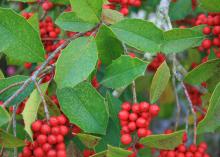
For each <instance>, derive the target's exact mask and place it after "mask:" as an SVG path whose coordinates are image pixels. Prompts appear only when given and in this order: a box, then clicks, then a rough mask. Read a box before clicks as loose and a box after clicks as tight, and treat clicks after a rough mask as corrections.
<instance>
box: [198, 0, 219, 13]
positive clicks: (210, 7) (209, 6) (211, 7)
mask: <svg viewBox="0 0 220 157" xmlns="http://www.w3.org/2000/svg"><path fill="white" fill-rule="evenodd" d="M199 4H200V7H201V8H203V9H205V10H206V11H208V12H220V0H199Z"/></svg>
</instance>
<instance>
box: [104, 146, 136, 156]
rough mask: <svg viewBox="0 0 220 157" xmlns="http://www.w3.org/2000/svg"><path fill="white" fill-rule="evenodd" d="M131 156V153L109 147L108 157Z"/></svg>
mask: <svg viewBox="0 0 220 157" xmlns="http://www.w3.org/2000/svg"><path fill="white" fill-rule="evenodd" d="M130 154H132V152H131V151H128V150H125V149H122V148H119V147H113V146H110V145H108V151H107V157H116V156H117V157H127V156H129V155H130Z"/></svg>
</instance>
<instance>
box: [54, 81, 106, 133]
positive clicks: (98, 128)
mask: <svg viewBox="0 0 220 157" xmlns="http://www.w3.org/2000/svg"><path fill="white" fill-rule="evenodd" d="M57 96H58V99H59V102H60V106H61V110H62V111H63V112H64V114H65V115H66V116H67V117H68V119H69V120H70V122H71V123H74V124H76V125H77V126H79V127H80V128H81V129H82V130H84V131H85V132H86V133H97V134H105V133H106V128H107V124H108V118H109V116H108V110H107V106H106V103H105V100H104V98H103V97H102V96H101V95H100V94H99V93H98V92H97V91H96V90H95V89H94V88H93V87H92V85H91V84H89V83H87V82H83V83H80V84H79V85H77V86H76V87H75V88H63V89H58V90H57Z"/></svg>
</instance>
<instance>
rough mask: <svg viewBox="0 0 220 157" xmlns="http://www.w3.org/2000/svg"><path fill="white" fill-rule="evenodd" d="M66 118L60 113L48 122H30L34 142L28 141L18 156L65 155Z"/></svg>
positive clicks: (45, 156)
mask: <svg viewBox="0 0 220 157" xmlns="http://www.w3.org/2000/svg"><path fill="white" fill-rule="evenodd" d="M66 123H67V119H66V117H65V116H63V115H61V116H58V117H51V118H50V120H49V122H47V121H41V120H37V121H36V122H34V123H33V124H32V131H33V133H34V135H33V139H34V142H33V143H30V142H28V143H27V145H26V147H24V148H23V151H22V153H20V154H19V157H66V146H65V143H64V136H65V135H67V134H68V131H69V129H68V127H67V126H66Z"/></svg>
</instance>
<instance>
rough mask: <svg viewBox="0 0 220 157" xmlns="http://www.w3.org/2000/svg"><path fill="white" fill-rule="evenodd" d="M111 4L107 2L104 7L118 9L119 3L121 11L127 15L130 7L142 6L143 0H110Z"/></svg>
mask: <svg viewBox="0 0 220 157" xmlns="http://www.w3.org/2000/svg"><path fill="white" fill-rule="evenodd" d="M108 1H109V2H110V4H106V5H105V6H104V8H106V9H113V10H115V9H116V6H117V4H118V5H119V6H120V12H121V13H122V14H123V15H124V16H126V15H128V14H129V7H130V6H133V7H140V6H141V3H142V2H141V0H108Z"/></svg>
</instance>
